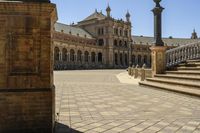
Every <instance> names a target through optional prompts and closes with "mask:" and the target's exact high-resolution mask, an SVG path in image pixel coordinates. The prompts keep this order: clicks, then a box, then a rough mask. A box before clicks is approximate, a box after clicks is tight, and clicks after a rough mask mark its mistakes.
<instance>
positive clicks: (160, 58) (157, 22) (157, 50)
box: [150, 0, 166, 76]
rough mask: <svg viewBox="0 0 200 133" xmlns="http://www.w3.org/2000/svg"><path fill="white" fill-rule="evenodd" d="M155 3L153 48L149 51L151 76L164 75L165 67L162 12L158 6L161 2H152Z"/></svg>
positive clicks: (156, 0) (155, 0)
mask: <svg viewBox="0 0 200 133" xmlns="http://www.w3.org/2000/svg"><path fill="white" fill-rule="evenodd" d="M154 2H155V3H156V6H155V8H154V9H153V10H152V12H153V13H154V40H155V42H154V46H152V47H151V48H150V49H151V56H152V74H153V75H152V76H154V75H155V74H163V73H165V66H166V57H165V52H166V47H164V42H163V41H162V21H161V20H162V15H161V14H162V11H163V9H164V8H163V7H161V6H160V2H161V0H154Z"/></svg>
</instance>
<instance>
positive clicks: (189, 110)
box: [54, 70, 200, 133]
mask: <svg viewBox="0 0 200 133" xmlns="http://www.w3.org/2000/svg"><path fill="white" fill-rule="evenodd" d="M126 73H127V72H126V71H125V70H82V71H81V70H77V71H55V72H54V74H55V79H54V80H55V86H56V113H57V116H56V120H57V125H56V132H57V133H73V132H85V133H101V132H102V133H136V132H140V133H157V132H158V133H175V132H176V133H200V99H199V98H197V97H191V96H187V95H182V94H178V93H173V92H168V91H164V90H163V91H162V90H157V89H152V88H145V87H141V86H138V85H137V84H128V83H124V82H123V83H121V82H120V80H119V79H118V78H119V77H120V75H126ZM121 78H124V76H121ZM124 80H126V79H124Z"/></svg>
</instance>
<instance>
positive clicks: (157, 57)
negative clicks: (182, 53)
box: [150, 46, 167, 77]
mask: <svg viewBox="0 0 200 133" xmlns="http://www.w3.org/2000/svg"><path fill="white" fill-rule="evenodd" d="M150 49H151V51H152V52H151V57H152V76H153V77H154V75H155V74H164V73H165V70H166V55H165V54H166V50H167V47H164V46H152V47H151V48H150Z"/></svg>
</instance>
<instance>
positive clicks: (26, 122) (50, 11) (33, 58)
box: [0, 0, 57, 133]
mask: <svg viewBox="0 0 200 133" xmlns="http://www.w3.org/2000/svg"><path fill="white" fill-rule="evenodd" d="M19 1H21V2H19ZM56 20H57V12H56V5H55V4H51V3H50V1H49V0H18V1H16V2H15V1H13V0H4V1H2V0H1V1H0V26H1V28H0V55H1V56H0V68H1V69H0V97H1V100H0V110H1V114H0V117H1V119H0V132H1V133H52V132H53V129H54V121H55V118H54V116H55V88H54V83H53V45H52V38H51V37H52V31H53V26H54V24H55V22H56ZM16 22H17V23H16Z"/></svg>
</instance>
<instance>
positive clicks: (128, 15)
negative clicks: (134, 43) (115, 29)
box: [126, 11, 131, 22]
mask: <svg viewBox="0 0 200 133" xmlns="http://www.w3.org/2000/svg"><path fill="white" fill-rule="evenodd" d="M130 17H131V15H130V13H129V11H127V13H126V21H127V22H130Z"/></svg>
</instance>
